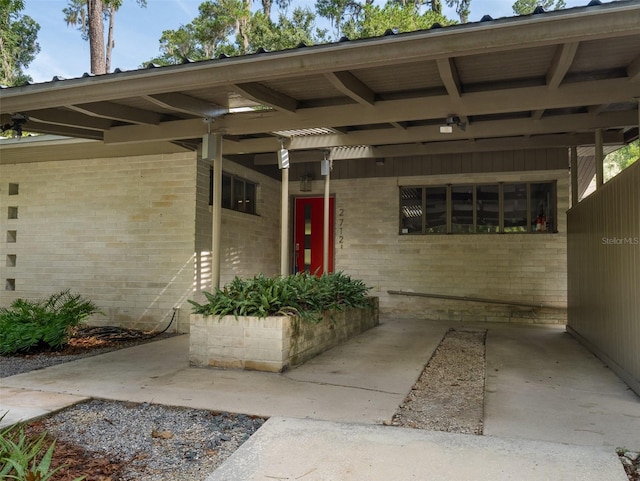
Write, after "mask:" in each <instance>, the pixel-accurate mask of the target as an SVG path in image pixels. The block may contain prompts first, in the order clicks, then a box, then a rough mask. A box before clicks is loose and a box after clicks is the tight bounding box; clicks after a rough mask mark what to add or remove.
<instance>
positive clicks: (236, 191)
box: [231, 179, 244, 212]
mask: <svg viewBox="0 0 640 481" xmlns="http://www.w3.org/2000/svg"><path fill="white" fill-rule="evenodd" d="M231 208H232V209H233V210H239V211H241V212H244V181H242V180H241V179H233V207H231Z"/></svg>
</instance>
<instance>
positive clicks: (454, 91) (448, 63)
mask: <svg viewBox="0 0 640 481" xmlns="http://www.w3.org/2000/svg"><path fill="white" fill-rule="evenodd" d="M436 64H437V65H438V72H439V73H440V78H441V79H442V83H443V84H444V87H445V88H446V89H447V92H448V93H449V95H451V97H453V98H456V99H459V98H460V96H461V95H462V84H461V83H460V75H459V74H458V67H456V62H455V59H453V58H439V59H437V60H436Z"/></svg>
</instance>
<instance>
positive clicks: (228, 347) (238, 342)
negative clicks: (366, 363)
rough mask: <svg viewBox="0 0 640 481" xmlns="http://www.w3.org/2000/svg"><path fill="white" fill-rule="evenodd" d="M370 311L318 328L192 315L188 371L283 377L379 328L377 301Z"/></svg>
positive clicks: (292, 321)
mask: <svg viewBox="0 0 640 481" xmlns="http://www.w3.org/2000/svg"><path fill="white" fill-rule="evenodd" d="M371 302H372V308H366V309H346V310H344V311H339V312H336V313H334V314H333V315H332V316H329V315H326V316H325V317H323V319H322V320H321V321H320V322H319V323H317V324H311V323H309V322H306V321H301V320H300V319H298V318H297V317H286V316H274V317H264V318H262V317H242V316H238V318H236V317H234V316H223V317H219V316H202V315H199V314H192V315H191V331H190V343H189V361H190V363H191V365H192V366H199V367H204V366H211V367H219V368H233V369H247V370H257V371H269V372H282V371H284V370H285V369H287V368H288V367H291V366H296V365H299V364H302V363H303V362H305V361H307V360H308V359H311V358H312V357H314V356H317V355H318V354H320V353H321V352H324V351H326V350H327V349H330V348H332V347H334V346H336V345H338V344H341V343H343V342H344V341H346V340H347V339H350V338H351V337H353V336H356V335H358V334H360V333H361V332H364V331H366V330H367V329H370V328H372V327H374V326H376V325H378V322H379V319H378V298H377V297H375V298H372V300H371Z"/></svg>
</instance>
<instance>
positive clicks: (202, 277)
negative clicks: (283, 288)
mask: <svg viewBox="0 0 640 481" xmlns="http://www.w3.org/2000/svg"><path fill="white" fill-rule="evenodd" d="M210 166H211V161H202V160H200V161H199V162H198V189H197V191H198V195H197V206H196V212H197V214H196V223H197V225H196V256H197V257H198V258H199V259H202V268H201V269H198V270H197V271H196V278H197V285H198V287H199V290H203V291H211V276H210V271H209V270H208V267H210V263H211V225H212V214H211V209H210V207H209V168H210ZM222 168H223V171H224V172H225V173H229V174H234V175H237V176H239V177H242V178H244V179H246V180H249V181H251V182H255V183H256V184H257V185H258V190H257V206H256V209H257V215H252V214H245V213H243V212H235V211H232V210H229V209H222V236H221V237H222V238H221V256H222V259H221V266H220V270H221V272H220V283H221V285H224V284H226V283H228V282H230V281H231V280H232V279H233V278H234V277H235V276H240V277H253V276H254V275H256V274H257V273H259V272H261V273H263V274H265V275H277V274H279V273H280V183H279V182H278V181H276V180H274V179H271V178H270V177H267V176H265V175H262V174H259V173H258V172H255V171H253V170H250V169H247V168H246V167H243V166H241V165H238V164H236V163H234V162H230V161H227V160H224V161H223V167H222ZM196 298H200V297H199V296H196Z"/></svg>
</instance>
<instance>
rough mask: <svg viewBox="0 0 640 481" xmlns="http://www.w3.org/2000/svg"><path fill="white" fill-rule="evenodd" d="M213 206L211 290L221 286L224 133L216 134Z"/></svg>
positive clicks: (213, 290)
mask: <svg viewBox="0 0 640 481" xmlns="http://www.w3.org/2000/svg"><path fill="white" fill-rule="evenodd" d="M214 142H215V155H214V157H213V207H212V210H211V212H212V224H211V225H212V231H211V291H212V292H215V290H216V289H218V288H219V287H220V252H221V249H220V241H221V238H222V236H221V233H222V134H215V135H214Z"/></svg>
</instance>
